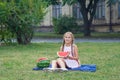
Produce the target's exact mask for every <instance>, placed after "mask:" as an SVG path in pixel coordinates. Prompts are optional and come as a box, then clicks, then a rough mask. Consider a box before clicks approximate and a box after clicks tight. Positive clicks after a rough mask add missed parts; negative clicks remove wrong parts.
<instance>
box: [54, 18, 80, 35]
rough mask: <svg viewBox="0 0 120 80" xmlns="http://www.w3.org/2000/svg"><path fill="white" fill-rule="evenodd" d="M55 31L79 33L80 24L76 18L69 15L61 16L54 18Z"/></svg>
mask: <svg viewBox="0 0 120 80" xmlns="http://www.w3.org/2000/svg"><path fill="white" fill-rule="evenodd" d="M53 27H54V31H55V33H57V34H63V33H65V32H67V31H71V32H73V33H77V32H78V30H79V26H78V25H77V22H76V19H75V18H73V17H69V16H62V17H60V18H58V19H57V18H53Z"/></svg>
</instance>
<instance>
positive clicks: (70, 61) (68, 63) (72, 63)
mask: <svg viewBox="0 0 120 80" xmlns="http://www.w3.org/2000/svg"><path fill="white" fill-rule="evenodd" d="M64 52H70V54H69V56H71V57H72V56H73V54H72V53H71V46H64ZM73 52H74V47H73ZM64 61H65V63H66V66H67V67H69V68H76V67H79V66H80V65H79V62H78V61H77V60H73V59H69V58H67V59H64Z"/></svg>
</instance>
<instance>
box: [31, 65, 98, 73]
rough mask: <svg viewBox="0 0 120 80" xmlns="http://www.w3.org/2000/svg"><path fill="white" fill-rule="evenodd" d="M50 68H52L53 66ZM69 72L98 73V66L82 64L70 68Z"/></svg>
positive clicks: (36, 68)
mask: <svg viewBox="0 0 120 80" xmlns="http://www.w3.org/2000/svg"><path fill="white" fill-rule="evenodd" d="M49 67H51V65H50V66H49ZM33 70H43V68H38V67H35V68H33ZM68 70H73V71H86V72H95V71H96V65H95V64H82V65H81V66H80V67H77V68H68Z"/></svg>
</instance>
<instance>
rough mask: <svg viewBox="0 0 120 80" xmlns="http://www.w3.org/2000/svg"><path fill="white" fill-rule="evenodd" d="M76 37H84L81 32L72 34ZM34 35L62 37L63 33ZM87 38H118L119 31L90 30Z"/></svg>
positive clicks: (36, 34)
mask: <svg viewBox="0 0 120 80" xmlns="http://www.w3.org/2000/svg"><path fill="white" fill-rule="evenodd" d="M74 36H75V37H76V38H85V37H84V34H83V33H78V34H74ZM34 37H41V38H62V37H63V34H55V33H52V32H51V33H34ZM89 38H120V33H117V32H116V33H115V32H113V33H112V32H111V33H108V32H104V33H102V32H101V33H100V32H92V33H91V37H89Z"/></svg>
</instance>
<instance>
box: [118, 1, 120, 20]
mask: <svg viewBox="0 0 120 80" xmlns="http://www.w3.org/2000/svg"><path fill="white" fill-rule="evenodd" d="M118 18H120V2H118Z"/></svg>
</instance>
